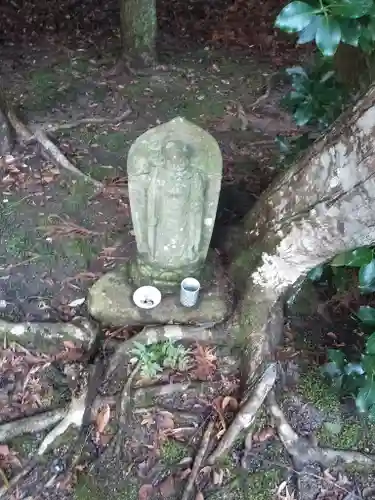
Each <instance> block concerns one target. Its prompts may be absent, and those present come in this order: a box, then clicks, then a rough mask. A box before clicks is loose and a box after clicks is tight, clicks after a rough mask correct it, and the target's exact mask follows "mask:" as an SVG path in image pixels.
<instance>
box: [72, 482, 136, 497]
mask: <svg viewBox="0 0 375 500" xmlns="http://www.w3.org/2000/svg"><path fill="white" fill-rule="evenodd" d="M138 491H139V484H138V483H137V482H136V481H135V480H132V479H129V480H128V481H127V482H126V483H122V484H121V486H120V487H118V486H113V488H111V490H110V491H109V490H108V488H107V487H106V488H103V487H102V486H101V485H100V484H98V483H97V481H95V479H94V478H93V477H92V476H81V477H80V478H79V480H78V482H77V484H76V485H75V488H74V493H73V498H74V500H108V497H109V496H110V497H111V499H112V500H125V499H126V500H138Z"/></svg>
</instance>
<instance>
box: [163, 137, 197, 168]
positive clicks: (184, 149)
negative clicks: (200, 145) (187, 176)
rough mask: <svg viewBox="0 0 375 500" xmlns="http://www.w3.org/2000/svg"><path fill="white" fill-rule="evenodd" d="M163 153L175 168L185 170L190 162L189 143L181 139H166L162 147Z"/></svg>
mask: <svg viewBox="0 0 375 500" xmlns="http://www.w3.org/2000/svg"><path fill="white" fill-rule="evenodd" d="M163 155H164V158H165V160H166V161H167V162H168V163H172V164H173V165H174V166H175V167H176V169H177V170H185V169H186V168H187V167H188V165H189V164H190V161H191V157H192V151H191V147H190V146H189V144H186V143H185V142H184V141H181V140H178V139H176V140H168V141H166V142H165V144H164V147H163Z"/></svg>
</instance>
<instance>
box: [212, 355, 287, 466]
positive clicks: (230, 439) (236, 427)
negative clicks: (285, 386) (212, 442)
mask: <svg viewBox="0 0 375 500" xmlns="http://www.w3.org/2000/svg"><path fill="white" fill-rule="evenodd" d="M276 375H277V369H276V363H272V364H271V365H270V366H269V367H268V368H267V369H266V370H265V371H264V373H263V375H262V377H261V378H260V380H259V382H258V384H257V386H256V387H255V389H254V391H253V392H252V394H251V396H250V397H249V399H248V400H247V401H245V402H244V403H243V404H242V406H241V408H240V410H239V412H238V413H237V415H236V416H235V418H234V420H233V422H232V423H231V424H230V426H229V427H228V429H227V431H226V432H225V434H224V435H223V437H222V439H221V440H220V442H219V444H218V445H217V447H216V449H215V450H214V451H213V452H212V453H211V455H210V457H209V459H208V464H209V465H213V464H214V463H215V462H216V461H217V460H218V459H219V458H220V457H222V456H223V455H224V454H226V453H227V452H228V450H229V449H230V448H231V447H232V445H233V443H234V441H235V440H236V439H237V437H238V435H239V434H240V432H242V431H243V430H244V429H246V428H247V427H249V426H250V425H251V424H252V423H253V422H254V419H255V417H256V414H257V412H258V410H259V408H260V407H261V406H262V404H263V401H264V400H265V398H266V397H267V395H268V393H269V392H270V390H271V389H272V388H273V386H274V384H275V382H276Z"/></svg>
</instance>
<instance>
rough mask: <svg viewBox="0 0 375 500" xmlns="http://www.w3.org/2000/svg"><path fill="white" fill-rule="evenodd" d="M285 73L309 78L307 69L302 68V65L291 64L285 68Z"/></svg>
mask: <svg viewBox="0 0 375 500" xmlns="http://www.w3.org/2000/svg"><path fill="white" fill-rule="evenodd" d="M285 73H286V74H287V75H289V76H292V77H293V76H299V77H302V78H304V79H306V80H307V79H308V78H309V77H308V74H307V73H306V71H305V69H304V68H302V66H291V67H290V68H286V69H285Z"/></svg>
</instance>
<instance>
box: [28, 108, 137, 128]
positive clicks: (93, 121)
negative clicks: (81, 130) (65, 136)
mask: <svg viewBox="0 0 375 500" xmlns="http://www.w3.org/2000/svg"><path fill="white" fill-rule="evenodd" d="M132 112H133V110H132V109H131V108H128V109H127V110H126V111H124V112H123V113H121V114H120V115H118V116H115V117H114V118H97V117H92V118H81V119H80V120H75V121H71V122H66V123H50V124H47V125H40V124H39V125H35V127H36V128H39V129H40V130H44V132H47V133H48V132H51V133H53V132H58V131H59V130H69V129H71V128H76V127H81V126H82V125H103V124H109V125H110V124H112V123H120V122H122V121H123V120H125V119H126V118H128V117H129V116H130V115H131V114H132Z"/></svg>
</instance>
